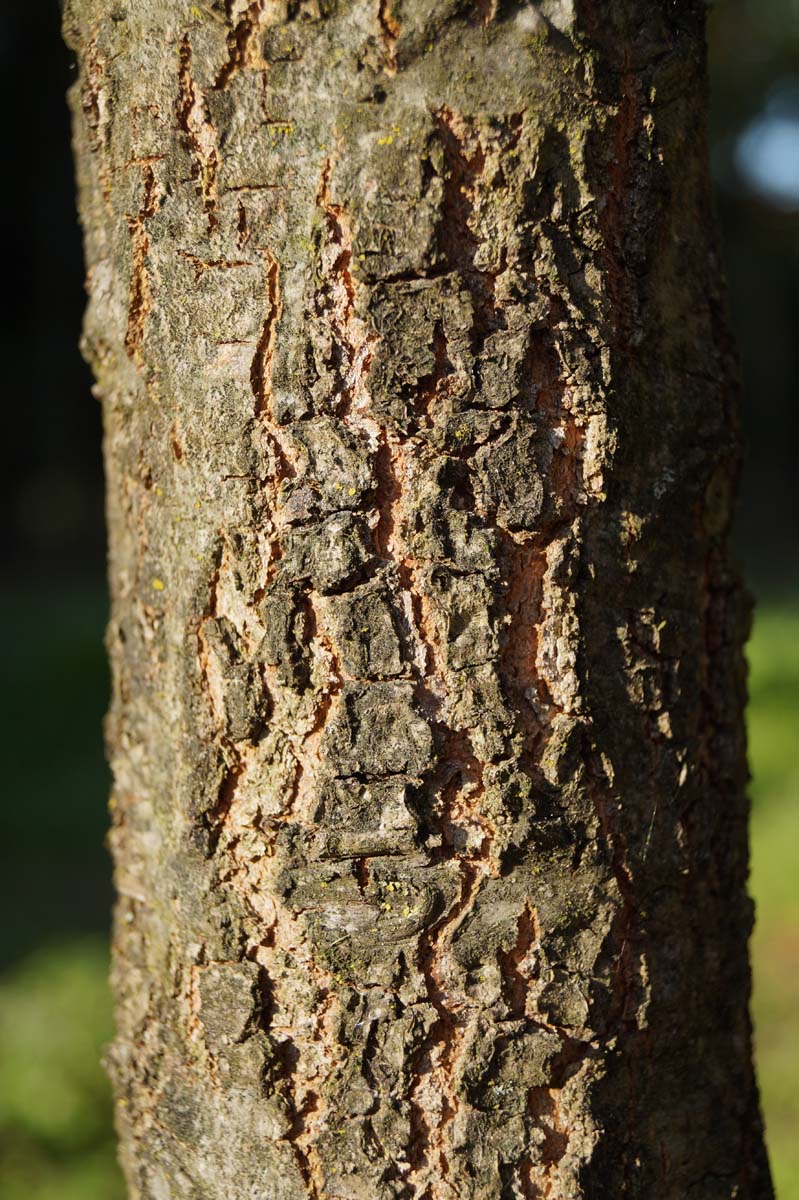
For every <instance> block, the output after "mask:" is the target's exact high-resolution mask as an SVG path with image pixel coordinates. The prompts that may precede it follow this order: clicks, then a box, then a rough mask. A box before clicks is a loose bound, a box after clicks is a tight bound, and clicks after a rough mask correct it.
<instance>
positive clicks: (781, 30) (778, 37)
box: [0, 0, 799, 1200]
mask: <svg viewBox="0 0 799 1200" xmlns="http://www.w3.org/2000/svg"><path fill="white" fill-rule="evenodd" d="M710 31H711V47H710V48H711V83H712V114H711V115H712V144H713V172H714V177H715V180H716V184H717V189H716V190H717V205H718V211H719V217H720V220H721V226H722V234H723V241H724V249H725V258H726V264H727V274H728V281H729V289H730V303H731V309H732V315H733V322H734V326H735V330H736V333H737V337H738V343H739V347H740V352H741V359H742V364H743V372H744V380H745V388H746V394H745V412H744V422H745V432H746V438H747V443H748V456H747V463H746V473H745V478H744V484H743V494H742V498H741V508H740V516H739V520H738V535H737V541H738V550H739V556H740V558H741V559H742V561H743V563H744V566H745V569H746V572H747V576H748V579H749V582H750V586H751V588H752V590H753V591H754V592H755V594H756V597H757V600H758V610H757V618H756V623H755V633H754V637H753V641H752V643H751V646H750V654H749V656H750V666H751V694H752V700H751V704H750V717H749V728H750V745H751V759H752V765H753V774H754V778H753V785H752V793H753V801H754V808H753V829H752V836H753V874H752V885H751V886H752V890H753V893H754V895H755V898H756V901H757V905H758V926H757V931H756V934H755V937H754V941H753V955H754V964H755V1022H756V1036H757V1053H758V1059H759V1066H760V1072H761V1081H762V1088H763V1096H764V1105H765V1109H766V1118H767V1126H768V1134H769V1142H770V1146H771V1152H772V1160H773V1165H774V1169H775V1174H776V1178H777V1185H778V1196H779V1198H780V1200H799V1137H797V1130H799V1101H797V1093H799V872H798V871H797V849H796V847H797V845H799V768H798V767H797V753H796V746H797V744H799V556H797V553H796V549H797V536H796V529H797V517H799V513H798V512H797V507H798V504H799V480H798V479H797V470H796V466H795V461H794V460H795V457H796V452H797V448H798V447H799V418H798V417H797V409H798V408H799V405H797V400H798V399H799V397H797V379H798V378H799V370H798V368H799V0H718V3H717V5H716V6H715V7H714V9H713V10H712V13H711V18H710ZM72 75H73V67H72V65H71V62H70V57H69V55H68V53H67V51H66V49H65V48H64V46H63V44H62V42H61V37H60V32H59V7H58V3H57V0H39V2H38V3H37V4H35V5H34V4H31V5H23V4H14V5H11V4H10V3H9V0H6V5H5V7H4V8H3V10H2V12H0V96H1V97H2V99H1V100H0V103H1V104H2V111H4V112H5V113H6V114H7V121H6V127H5V138H6V143H5V153H4V162H5V169H6V172H7V176H6V182H5V186H4V187H3V189H2V191H0V211H2V227H3V245H4V247H5V254H4V263H5V266H4V270H5V278H6V285H5V287H4V288H3V289H2V293H1V294H0V296H1V299H0V302H1V303H2V304H3V306H4V311H3V315H2V321H0V338H2V362H3V363H4V382H5V389H6V403H5V412H6V417H7V420H8V425H7V426H6V435H5V438H6V444H7V445H8V446H10V447H11V448H12V450H11V452H10V453H9V455H8V458H7V460H6V464H5V468H4V469H3V471H2V472H0V488H1V489H2V502H3V512H4V514H5V521H4V529H5V535H4V538H5V541H4V545H3V554H2V568H1V570H2V575H1V576H0V616H2V629H3V631H4V634H5V636H4V638H3V643H4V645H3V659H4V666H5V679H6V682H5V685H4V687H3V688H2V690H1V691H0V705H2V713H0V730H1V731H2V737H3V740H4V746H3V750H4V754H3V758H4V770H3V776H4V779H5V799H4V803H3V805H2V811H0V855H2V863H1V864H0V904H2V912H3V913H4V914H5V920H4V921H3V923H2V931H0V1193H2V1195H3V1196H4V1197H6V1200H23V1198H24V1200H117V1198H118V1197H121V1195H122V1189H121V1183H120V1179H119V1176H118V1173H117V1169H116V1166H115V1163H114V1157H113V1139H112V1135H111V1130H110V1099H109V1095H108V1090H107V1087H106V1084H105V1079H104V1076H103V1074H102V1071H101V1069H100V1067H99V1058H100V1052H101V1047H102V1044H103V1043H104V1041H106V1040H107V1038H108V1037H109V1033H110V1006H109V1000H108V994H107V988H106V984H105V975H106V970H107V961H106V958H107V956H106V945H107V932H108V912H109V907H110V896H111V888H110V879H109V876H110V871H109V864H108V861H107V857H106V853H105V850H104V847H103V838H104V833H105V828H106V823H107V816H106V794H107V789H108V778H107V771H106V767H105V765H104V761H103V752H102V731H101V722H102V715H103V712H104V709H105V705H106V695H107V678H106V667H105V660H104V651H103V645H102V637H103V625H104V621H105V611H106V598H105V582H104V532H103V500H102V470H101V456H100V454H101V450H100V448H101V421H100V408H99V405H98V404H97V402H96V401H95V400H93V399H92V397H91V393H90V382H91V381H90V378H89V374H88V371H87V369H86V367H85V366H84V365H83V363H82V361H81V359H80V357H79V354H78V352H77V349H76V347H77V342H78V337H79V329H80V319H81V311H82V307H83V299H84V297H83V287H82V279H83V268H82V262H81V246H80V236H79V230H78V226H77V220H76V216H75V206H74V195H73V176H72V161H71V150H70V135H69V119H68V113H67V108H66V104H65V99H64V96H65V92H66V89H67V87H68V86H69V84H70V82H71V79H72Z"/></svg>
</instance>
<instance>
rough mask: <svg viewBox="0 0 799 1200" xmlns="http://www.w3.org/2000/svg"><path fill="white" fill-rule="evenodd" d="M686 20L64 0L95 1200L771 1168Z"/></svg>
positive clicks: (469, 1194) (735, 631) (491, 4)
mask: <svg viewBox="0 0 799 1200" xmlns="http://www.w3.org/2000/svg"><path fill="white" fill-rule="evenodd" d="M702 8H703V6H702V4H700V3H699V2H698V0H697V2H696V3H694V2H693V0H683V2H680V3H676V2H673V0H635V2H633V0H602V2H600V0H545V2H542V3H540V4H538V5H531V4H517V3H513V2H512V0H477V2H476V3H470V2H466V0H339V3H336V0H252V2H251V3H246V0H227V2H226V3H225V4H223V3H222V2H221V0H196V2H195V3H191V4H190V3H187V2H186V0H72V2H71V4H69V5H68V8H67V12H66V17H65V21H66V31H67V37H68V39H69V41H70V42H71V44H72V45H73V46H74V47H75V48H76V50H77V52H78V57H79V78H78V81H77V83H76V85H75V87H74V89H73V93H72V102H73V107H74V112H75V137H76V148H77V163H78V173H79V184H80V205H81V212H82V218H83V223H84V227H85V234H86V253H87V261H88V268H89V293H90V302H89V308H88V314H87V319H86V336H85V346H86V352H87V355H88V357H89V359H90V361H91V362H92V364H93V366H94V370H95V372H96V376H97V381H98V383H97V390H98V394H99V395H100V396H101V397H102V400H103V404H104V411H105V423H106V424H105V428H106V458H107V472H108V519H109V528H110V572H111V587H112V599H113V611H112V617H111V623H110V628H109V635H108V640H109V649H110V654H111V660H112V664H113V677H114V699H113V706H112V711H111V714H110V717H109V723H108V738H109V744H110V753H111V757H112V760H113V766H114V772H115V778H116V784H115V792H114V800H113V832H112V835H111V841H112V846H113V852H114V857H115V861H116V873H117V886H118V889H119V903H118V905H117V913H116V933H115V967H114V980H115V988H116V996H117V1012H118V1028H119V1033H118V1038H117V1041H116V1043H115V1045H114V1047H113V1050H112V1051H111V1053H110V1063H111V1068H112V1074H113V1077H114V1081H115V1088H116V1095H117V1104H118V1119H119V1131H120V1137H121V1145H122V1157H123V1162H124V1166H125V1170H126V1172H127V1177H128V1180H129V1185H130V1194H131V1197H135V1198H142V1200H144V1198H146V1200H177V1198H181V1200H183V1198H186V1200H189V1198H191V1200H201V1198H202V1200H223V1198H224V1200H245V1198H246V1200H308V1198H309V1197H310V1198H312V1200H333V1198H341V1200H389V1198H391V1200H478V1198H479V1200H511V1198H524V1197H549V1198H551V1200H558V1198H572V1197H592V1198H593V1197H596V1198H599V1197H608V1198H617V1197H620V1196H625V1197H640V1198H642V1200H644V1198H646V1200H652V1198H655V1197H656V1198H658V1200H660V1198H663V1200H685V1198H686V1197H696V1198H697V1200H716V1198H718V1200H721V1198H722V1197H724V1198H727V1197H733V1196H734V1197H739V1198H749V1200H766V1198H767V1197H769V1196H770V1195H771V1188H770V1183H769V1178H768V1168H767V1166H766V1162H765V1157H764V1153H763V1148H762V1137H761V1129H760V1120H759V1115H758V1105H757V1096H756V1090H755V1086H754V1082H753V1077H752V1070H751V1065H750V1049H749V1042H750V1035H749V1024H748V1017H747V998H748V967H747V958H746V938H747V934H748V930H749V926H750V923H751V904H750V901H749V900H748V899H747V897H746V892H745V879H746V869H747V845H746V820H747V806H746V800H745V781H746V765H745V755H744V740H743V733H742V708H743V702H744V677H743V666H742V657H741V643H742V639H743V637H744V633H745V627H746V624H747V612H746V605H745V604H744V603H743V601H742V598H741V593H740V590H739V587H738V584H737V582H736V580H735V578H734V576H733V575H732V574H731V573H730V569H729V566H728V560H727V552H726V549H725V542H726V533H727V527H728V522H729V514H730V500H731V495H732V493H733V490H734V480H735V474H736V469H737V432H736V418H735V411H734V409H735V404H734V400H735V388H734V366H732V365H731V355H730V351H729V346H728V342H727V337H726V333H725V329H724V319H723V306H722V303H721V301H720V293H719V282H718V265H717V261H716V252H715V243H714V235H713V230H712V220H711V216H710V203H709V196H708V180H707V169H706V144H705V138H704V128H703V119H702V109H703V105H704V86H705V85H704V60H703V54H704V50H703V13H702Z"/></svg>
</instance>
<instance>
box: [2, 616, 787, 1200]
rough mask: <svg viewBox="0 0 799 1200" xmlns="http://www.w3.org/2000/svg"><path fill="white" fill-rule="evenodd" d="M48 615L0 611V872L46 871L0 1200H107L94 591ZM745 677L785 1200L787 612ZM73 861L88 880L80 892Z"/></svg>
mask: <svg viewBox="0 0 799 1200" xmlns="http://www.w3.org/2000/svg"><path fill="white" fill-rule="evenodd" d="M9 604H10V605H11V608H12V609H13V611H8V609H9ZM48 612H49V613H50V614H52V601H51V600H49V599H48V598H47V597H44V598H42V597H41V595H39V596H38V597H37V594H36V593H34V592H31V594H30V595H27V596H23V597H17V598H15V599H14V600H13V601H7V600H5V601H0V618H2V617H5V618H6V620H11V621H12V622H14V623H16V626H17V628H19V627H20V624H21V626H22V629H21V632H20V634H19V636H18V639H17V640H16V642H15V644H14V645H13V646H11V647H10V648H9V658H8V660H7V667H9V668H10V670H11V686H10V687H8V688H7V689H6V695H7V697H8V696H11V697H12V699H11V701H8V700H6V701H5V703H7V704H9V705H10V709H12V710H13V711H9V712H2V713H0V722H2V721H5V722H6V725H5V729H6V732H9V731H10V734H11V737H12V738H13V739H14V740H13V741H12V742H11V743H10V744H12V745H14V746H15V748H16V750H17V754H16V755H15V756H14V762H15V763H16V766H14V767H12V772H13V771H15V772H16V775H15V777H14V779H12V784H14V783H15V784H16V789H15V788H14V787H12V794H15V795H17V796H18V797H19V798H20V800H21V803H20V804H18V805H14V806H10V807H11V808H12V809H13V811H12V812H11V813H10V814H9V813H6V814H5V815H4V817H3V819H2V824H3V826H5V828H3V829H2V833H3V837H4V842H5V845H6V846H8V845H9V844H11V841H15V842H16V847H17V849H16V851H15V854H14V856H9V855H8V854H7V852H6V857H7V858H8V863H7V864H4V870H6V869H8V870H9V871H10V872H11V882H12V883H13V882H14V881H16V882H17V884H19V881H20V880H21V879H23V878H27V879H28V881H29V884H30V885H31V886H33V880H36V879H38V880H41V878H43V876H42V874H41V872H47V871H48V870H50V871H51V872H53V873H51V874H50V876H48V879H49V883H48V889H49V890H48V889H46V891H47V896H46V897H45V898H44V899H40V900H39V902H38V907H36V906H34V908H33V910H27V911H28V915H27V916H26V917H25V918H24V920H23V921H22V922H21V923H17V925H16V926H15V927H14V928H13V929H8V928H7V929H6V930H5V931H4V937H3V947H2V949H3V954H4V956H5V957H6V959H9V958H11V957H12V956H13V957H14V958H15V961H14V963H13V965H10V966H7V967H6V969H5V971H4V973H3V974H2V975H0V1195H2V1197H3V1200H122V1197H123V1195H124V1189H123V1186H122V1182H121V1179H120V1176H119V1171H118V1169H117V1166H116V1162H115V1157H114V1141H113V1134H112V1130H111V1117H110V1113H111V1101H110V1093H109V1088H108V1085H107V1082H106V1080H105V1076H104V1074H103V1072H102V1069H101V1067H100V1056H101V1052H102V1046H103V1044H104V1042H106V1041H107V1039H108V1037H109V1036H110V1026H111V1014H110V1003H109V998H108V992H107V987H106V974H107V961H106V939H105V936H104V935H103V933H102V932H100V931H99V930H98V932H95V933H93V934H92V933H90V932H81V933H79V934H78V935H77V936H76V935H75V934H74V933H73V934H71V935H67V933H66V931H67V929H72V930H74V929H78V930H83V929H91V924H92V922H91V921H90V920H89V916H90V914H91V913H94V921H95V925H96V923H97V919H98V917H99V920H100V925H101V926H102V923H104V921H105V911H106V909H105V907H104V905H105V901H104V900H101V899H100V893H102V892H103V887H102V886H101V887H100V888H99V891H98V884H97V878H98V877H101V878H106V877H107V873H108V868H107V865H106V864H105V863H104V858H103V853H102V850H101V838H102V829H103V825H104V822H105V809H104V792H105V789H106V777H105V774H104V772H103V771H102V769H101V768H100V766H99V765H98V764H99V755H100V749H99V744H92V743H91V729H92V726H91V722H92V721H96V722H97V723H98V724H99V713H100V711H101V709H102V707H103V704H104V694H105V667H104V662H103V655H102V648H101V646H100V645H99V639H98V635H97V629H98V623H99V622H100V621H101V610H100V608H99V606H98V599H97V593H96V592H95V593H92V594H83V593H80V592H76V593H75V594H73V595H69V596H66V597H64V598H63V600H60V601H59V609H58V614H59V615H58V620H57V621H56V622H53V621H52V615H51V616H50V619H49V621H48V619H47V613H48ZM7 627H8V626H7ZM42 630H45V635H44V636H43V634H42ZM32 647H36V649H32ZM749 660H750V666H751V677H750V693H751V702H750V709H749V733H750V758H751V765H752V770H753V784H752V796H753V802H754V804H753V819H752V878H751V887H752V891H753V894H754V896H755V899H756V903H757V925H756V929H755V934H754V937H753V942H752V954H753V962H754V975H755V988H754V1018H755V1031H756V1040H757V1057H758V1065H759V1070H760V1082H761V1089H762V1098H763V1105H764V1109H765V1113H766V1124H767V1132H768V1140H769V1147H770V1152H771V1158H772V1166H773V1170H774V1175H775V1183H776V1191H777V1197H778V1200H799V1137H797V1131H799V1099H798V1098H797V1097H798V1096H799V872H798V871H797V845H799V755H798V754H797V746H798V745H799V720H798V719H797V718H798V716H799V608H796V607H793V608H791V607H779V606H772V607H765V608H762V609H760V610H759V612H758V615H757V619H756V622H755V631H754V636H753V639H752V642H751V645H750V647H749ZM45 702H46V703H47V705H48V707H49V709H50V710H51V711H53V712H54V713H55V714H56V718H57V722H58V724H57V728H56V732H55V735H54V736H55V743H54V744H51V745H50V746H49V747H48V754H47V755H46V756H45V755H42V754H41V753H40V752H39V753H36V749H35V747H34V743H33V738H34V737H35V736H37V734H36V728H37V727H36V723H35V722H31V721H29V719H28V717H29V714H30V712H31V711H34V712H35V711H37V706H40V705H42V704H43V703H45ZM0 727H2V726H1V725H0ZM87 736H88V742H87ZM53 763H57V764H58V767H57V777H58V794H57V795H55V796H54V795H53ZM34 816H35V819H32V818H33V817H34ZM9 838H11V841H9ZM20 847H21V848H20ZM76 862H80V863H81V864H82V867H83V864H86V869H85V872H84V871H82V874H83V882H82V883H76V882H75V863H76ZM31 873H33V879H32V878H31ZM37 873H38V875H37ZM87 880H88V881H89V882H88V883H87V882H86V881H87ZM6 883H8V878H7V879H6ZM39 890H41V889H39ZM76 892H77V893H78V896H77V898H76V895H75V893H76ZM98 901H99V904H98ZM24 907H25V906H20V905H19V904H17V905H16V906H15V911H18V912H19V911H20V909H21V908H24ZM6 911H9V910H8V909H7V910H6ZM31 911H32V915H31ZM54 938H58V939H59V940H52V939H54ZM37 943H43V944H41V945H40V947H39V948H38V949H36V950H35V951H33V953H27V954H25V953H22V950H23V947H24V946H31V945H36V944H37Z"/></svg>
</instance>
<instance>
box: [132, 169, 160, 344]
mask: <svg viewBox="0 0 799 1200" xmlns="http://www.w3.org/2000/svg"><path fill="white" fill-rule="evenodd" d="M142 179H143V185H144V196H143V198H142V203H141V208H140V209H139V211H138V213H137V214H136V216H135V217H131V216H129V217H128V229H129V230H130V237H131V280H130V300H129V304H128V328H127V332H126V334H125V349H126V351H127V354H128V358H130V360H131V361H132V362H134V363H135V364H136V366H137V367H141V366H142V365H143V358H142V343H143V341H144V332H145V329H146V328H147V318H148V316H149V314H150V310H151V308H152V305H153V297H152V288H151V285H150V274H149V271H148V269H147V256H148V254H149V251H150V235H149V234H148V232H147V221H148V220H149V219H150V217H154V216H155V214H156V212H157V211H158V202H159V193H158V185H157V183H156V179H155V172H154V171H153V168H152V166H150V165H147V166H146V167H145V168H144V171H143V173H142Z"/></svg>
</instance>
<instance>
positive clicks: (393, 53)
mask: <svg viewBox="0 0 799 1200" xmlns="http://www.w3.org/2000/svg"><path fill="white" fill-rule="evenodd" d="M377 23H378V25H379V26H380V41H381V42H382V44H383V55H384V63H385V69H386V72H387V74H389V75H394V74H395V73H396V70H397V40H398V38H399V36H400V33H401V32H402V27H401V26H400V23H399V21H398V20H397V18H396V16H395V15H394V10H393V3H392V0H378V4H377Z"/></svg>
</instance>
